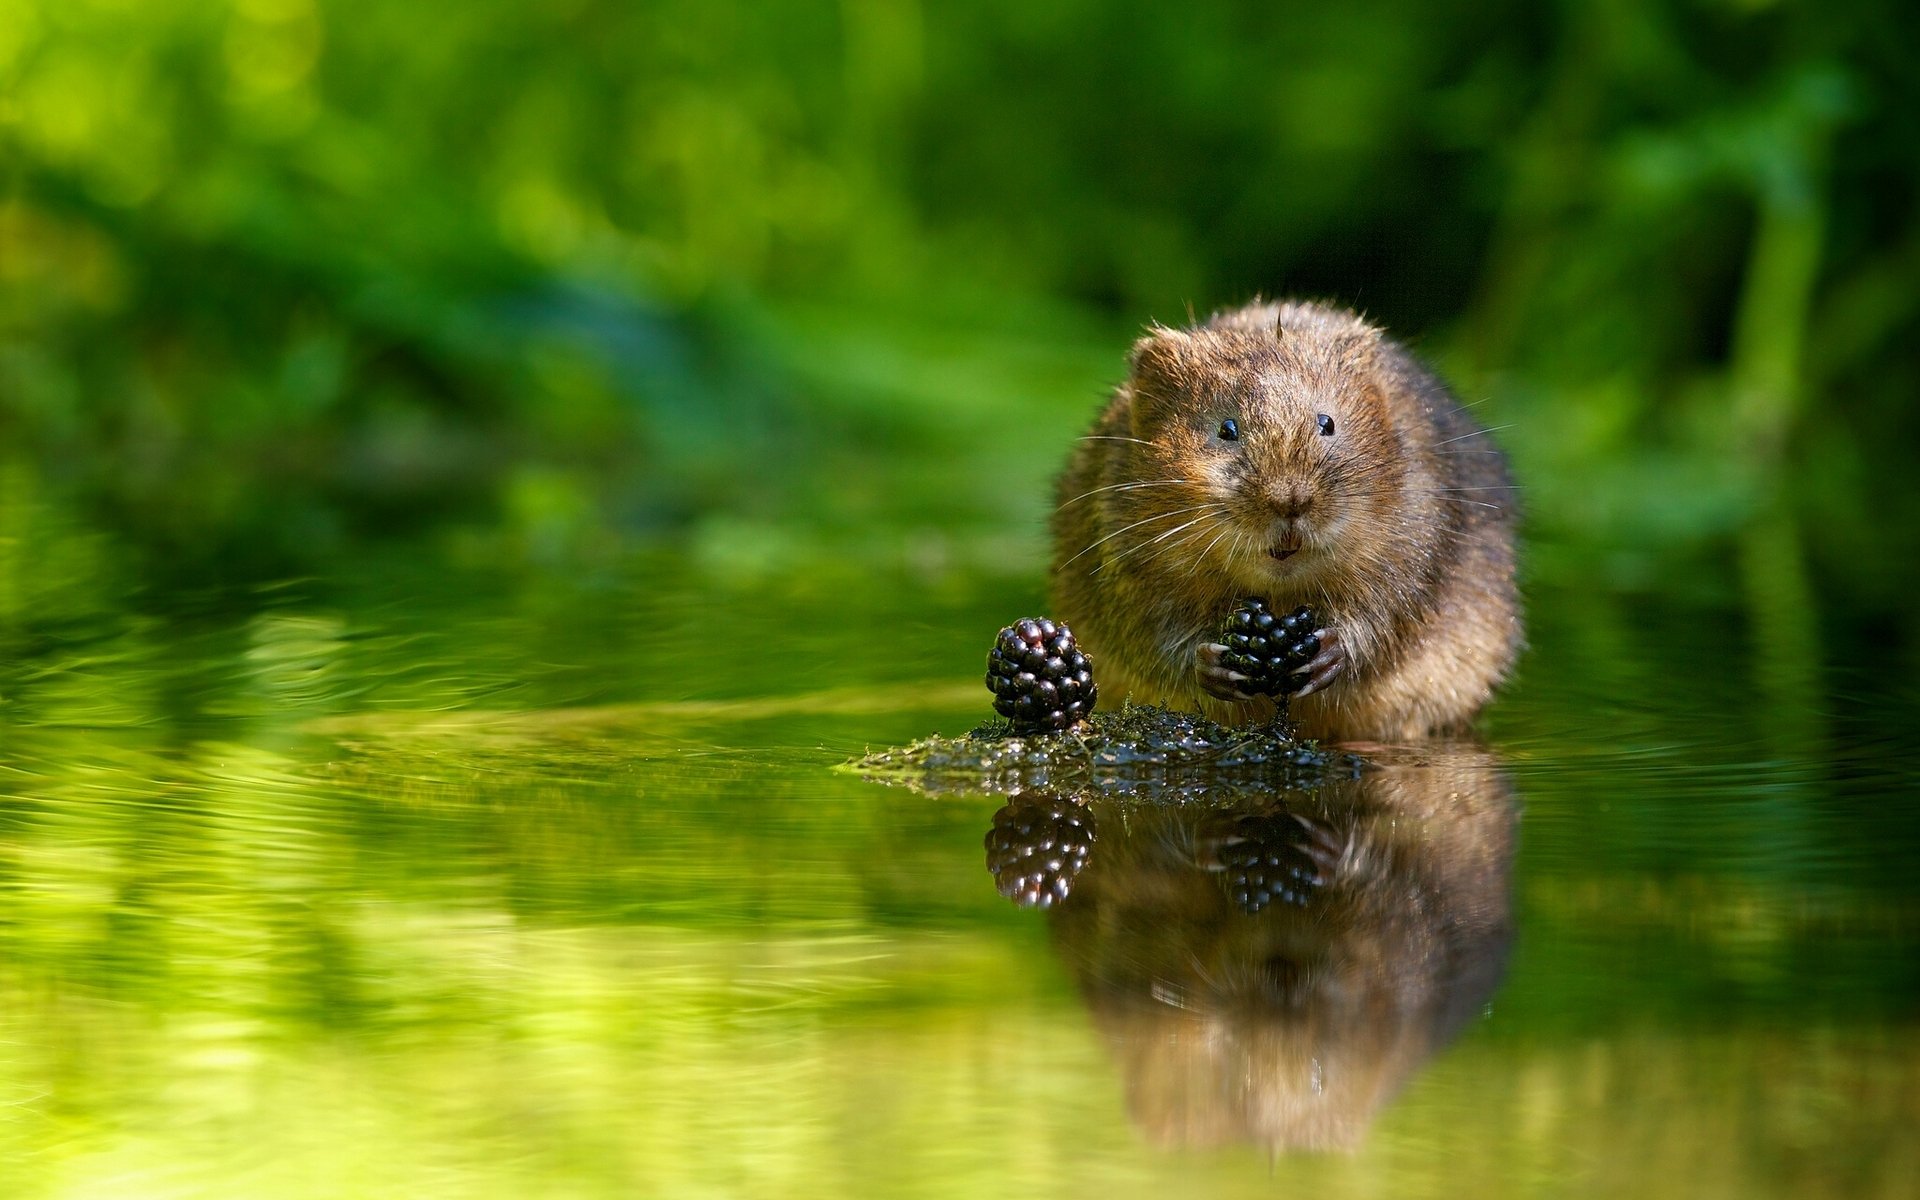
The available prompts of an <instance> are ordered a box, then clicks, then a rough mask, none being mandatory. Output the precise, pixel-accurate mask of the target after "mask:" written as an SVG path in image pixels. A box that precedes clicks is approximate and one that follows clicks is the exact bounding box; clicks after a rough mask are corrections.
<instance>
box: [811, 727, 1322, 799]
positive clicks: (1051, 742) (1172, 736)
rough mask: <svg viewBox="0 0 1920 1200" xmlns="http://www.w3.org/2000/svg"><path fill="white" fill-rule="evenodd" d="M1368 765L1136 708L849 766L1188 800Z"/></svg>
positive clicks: (896, 752)
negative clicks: (1058, 728)
mask: <svg viewBox="0 0 1920 1200" xmlns="http://www.w3.org/2000/svg"><path fill="white" fill-rule="evenodd" d="M1359 766H1360V762H1359V760H1358V759H1356V758H1355V757H1353V756H1352V755H1350V754H1345V753H1341V752H1338V751H1331V750H1325V749H1322V748H1321V747H1320V746H1319V745H1318V744H1317V743H1314V742H1310V741H1302V740H1300V739H1299V738H1297V737H1295V736H1294V732H1293V729H1292V727H1291V726H1290V725H1288V724H1286V722H1285V721H1277V722H1275V723H1274V724H1271V725H1267V726H1265V727H1262V728H1258V729H1229V728H1227V727H1226V726H1224V725H1218V724H1215V723H1214V722H1212V721H1209V720H1208V719H1206V718H1205V717H1202V716H1200V715H1198V714H1196V713H1186V712H1173V711H1171V710H1169V709H1164V708H1157V707H1154V706H1152V705H1138V706H1136V705H1128V706H1126V707H1125V708H1122V709H1121V710H1120V711H1119V712H1101V713H1095V714H1094V715H1093V716H1092V717H1091V718H1090V719H1089V720H1088V721H1087V723H1086V724H1085V725H1084V726H1082V727H1080V728H1079V729H1075V730H1069V731H1067V732H1065V733H1053V734H1038V735H1032V736H1021V735H1018V734H1015V733H1014V732H1013V727H1012V725H1011V724H1010V723H1008V722H1006V721H1002V720H992V721H988V722H986V723H985V724H983V725H981V726H979V727H978V728H976V729H974V730H973V731H972V732H970V733H968V734H967V735H966V736H964V737H959V738H947V737H938V736H936V737H930V738H923V739H921V740H920V741H917V742H915V743H913V744H912V745H910V746H904V747H900V748H898V749H893V750H882V751H880V752H879V753H877V754H869V755H867V756H866V757H865V758H862V759H859V760H858V761H856V762H853V763H849V764H848V767H849V769H851V770H853V771H855V772H857V773H859V774H861V775H863V776H865V777H867V778H869V779H873V780H876V781H878V782H881V783H895V784H902V785H905V786H907V787H911V788H913V789H914V790H916V791H921V792H926V793H928V794H930V795H946V794H951V793H978V792H1018V791H1025V790H1027V789H1030V788H1038V787H1045V788H1049V789H1051V790H1052V791H1054V792H1056V793H1058V794H1064V795H1079V794H1083V793H1092V792H1098V793H1100V794H1101V795H1105V796H1113V795H1115V794H1120V795H1131V796H1135V797H1138V798H1140V799H1152V800H1179V799H1182V798H1184V797H1187V796H1189V795H1197V794H1202V793H1204V794H1206V795H1219V794H1220V793H1221V792H1222V791H1223V790H1224V791H1227V792H1231V791H1233V790H1235V789H1236V787H1255V788H1259V789H1263V790H1271V789H1272V788H1274V787H1276V786H1277V787H1307V786H1311V785H1314V784H1317V783H1324V782H1326V781H1328V780H1330V779H1337V778H1351V777H1352V776H1354V775H1356V774H1358V772H1359Z"/></svg>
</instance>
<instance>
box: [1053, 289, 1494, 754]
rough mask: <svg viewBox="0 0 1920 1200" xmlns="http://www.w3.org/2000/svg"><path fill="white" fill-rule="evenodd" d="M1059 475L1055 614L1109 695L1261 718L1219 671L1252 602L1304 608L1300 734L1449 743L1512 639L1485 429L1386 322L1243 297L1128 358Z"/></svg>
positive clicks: (1269, 704) (1229, 719)
mask: <svg viewBox="0 0 1920 1200" xmlns="http://www.w3.org/2000/svg"><path fill="white" fill-rule="evenodd" d="M1076 446H1077V448H1076V449H1075V451H1074V453H1073V456H1072V458H1071V460H1070V461H1069V462H1068V464H1067V469H1066V471H1065V472H1064V473H1063V474H1062V475H1061V477H1060V481H1059V490H1058V493H1057V497H1056V507H1055V512H1054V517H1053V536H1054V558H1053V572H1052V583H1053V594H1054V604H1055V606H1056V607H1055V611H1056V612H1057V613H1058V614H1059V616H1060V617H1061V618H1063V619H1064V620H1067V621H1070V622H1072V624H1073V627H1074V630H1075V631H1076V632H1077V633H1078V634H1079V636H1080V640H1081V644H1082V645H1083V646H1085V648H1086V650H1087V652H1088V653H1090V654H1092V655H1093V656H1094V657H1095V658H1097V659H1099V660H1100V673H1101V686H1102V687H1103V688H1104V689H1105V690H1106V693H1107V696H1108V698H1109V700H1110V701H1111V700H1112V699H1113V698H1115V697H1122V698H1131V699H1132V700H1134V701H1135V702H1138V703H1154V704H1164V705H1167V706H1169V707H1174V708H1186V709H1192V710H1197V711H1200V712H1202V713H1204V714H1206V715H1207V716H1208V717H1211V718H1213V719H1214V720H1217V721H1221V722H1224V723H1227V724H1240V725H1246V724H1256V723H1261V722H1265V721H1268V720H1271V719H1272V718H1273V716H1274V715H1275V713H1276V711H1277V708H1278V703H1277V702H1276V700H1275V699H1274V698H1273V697H1271V696H1264V695H1256V694H1253V693H1249V692H1246V691H1244V690H1243V689H1242V688H1240V687H1239V686H1238V683H1239V681H1236V680H1235V679H1233V678H1230V676H1234V675H1244V673H1243V672H1237V671H1231V670H1230V669H1229V668H1227V667H1226V666H1224V665H1222V659H1223V656H1224V655H1226V654H1228V653H1229V652H1230V651H1231V647H1230V646H1228V645H1226V644H1224V643H1221V642H1219V641H1217V640H1216V639H1217V638H1218V636H1219V631H1220V621H1221V618H1222V616H1223V614H1226V613H1229V612H1231V611H1232V610H1233V608H1234V606H1235V605H1236V604H1237V603H1238V601H1239V599H1240V598H1241V597H1243V596H1259V597H1262V598H1264V599H1265V601H1266V602H1267V604H1268V605H1269V606H1270V608H1271V609H1272V611H1273V612H1275V613H1284V612H1291V611H1293V610H1294V609H1296V608H1297V607H1298V606H1300V605H1310V606H1311V607H1312V610H1313V613H1314V615H1315V617H1317V618H1318V626H1319V627H1318V628H1317V629H1315V630H1314V633H1315V636H1316V637H1318V639H1319V642H1320V645H1319V648H1318V649H1317V650H1316V651H1315V653H1314V655H1313V658H1312V660H1311V661H1310V663H1309V666H1308V669H1307V670H1306V672H1305V674H1304V678H1305V680H1306V682H1305V684H1304V685H1303V686H1302V687H1301V688H1300V689H1299V691H1298V692H1296V693H1295V694H1294V695H1293V697H1292V699H1291V700H1290V701H1289V702H1288V711H1287V716H1288V718H1289V719H1290V720H1291V721H1292V722H1293V724H1294V725H1295V726H1296V727H1297V728H1298V730H1299V731H1300V733H1301V734H1302V735H1304V736H1307V737H1341V738H1370V739H1379V740H1385V741H1396V740H1402V739H1410V738H1420V737H1425V736H1428V735H1430V734H1435V733H1451V732H1456V731H1458V730H1460V729H1462V728H1463V727H1465V726H1466V725H1467V724H1468V723H1470V722H1471V721H1472V720H1473V717H1474V715H1475V714H1476V713H1478V712H1479V711H1480V709H1481V707H1482V706H1483V705H1485V704H1486V702H1487V700H1488V699H1489V698H1490V697H1491V696H1492V695H1493V693H1494V690H1495V689H1496V688H1497V687H1498V686H1499V685H1500V684H1501V682H1502V681H1503V680H1505V678H1506V676H1507V673H1508V671H1509V670H1510V669H1511V667H1512V665H1513V660H1514V657H1515V655H1516V653H1517V652H1518V650H1519V647H1520V643H1521V623H1520V607H1519V595H1518V593H1517V591H1516V589H1515V586H1514V525H1515V521H1516V514H1515V505H1514V492H1513V484H1512V481H1511V479H1510V478H1509V476H1508V474H1507V467H1506V460H1505V459H1504V458H1503V457H1502V455H1501V453H1500V451H1499V449H1498V448H1497V447H1495V446H1494V445H1493V442H1492V440H1491V438H1489V437H1488V434H1487V431H1486V430H1485V429H1483V428H1481V426H1480V425H1479V424H1478V423H1476V422H1475V420H1474V418H1473V416H1472V414H1471V413H1470V412H1469V411H1468V409H1467V408H1465V407H1464V406H1463V405H1461V404H1460V403H1459V402H1458V401H1456V400H1455V399H1454V397H1453V396H1452V395H1451V394H1450V393H1449V392H1448V391H1447V389H1446V387H1445V386H1444V385H1442V384H1441V382H1440V381H1439V380H1438V379H1436V378H1435V377H1434V376H1433V374H1432V373H1431V372H1429V371H1428V370H1427V369H1426V368H1425V367H1423V366H1422V365H1420V363H1419V362H1417V361H1416V360H1415V359H1414V357H1413V355H1411V354H1410V353H1408V352H1407V350H1406V349H1405V348H1404V347H1402V346H1400V345H1399V344H1398V343H1396V342H1394V341H1393V340H1392V339H1390V338H1388V337H1387V336H1386V335H1385V334H1384V333H1383V332H1382V331H1381V330H1380V329H1378V328H1377V327H1375V326H1373V325H1371V324H1369V323H1368V322H1367V321H1365V320H1364V319H1362V318H1361V317H1359V316H1356V315H1355V314H1353V313H1351V312H1347V311H1344V310H1342V309H1338V308H1332V307H1328V306H1326V305H1321V304H1308V303H1281V304H1265V303H1262V304H1252V305H1248V306H1247V307H1245V308H1239V309H1233V310H1230V311H1226V312H1220V313H1216V314H1214V315H1213V316H1212V317H1210V318H1208V319H1207V320H1205V321H1203V322H1200V323H1198V324H1196V325H1193V326H1191V327H1189V328H1184V329H1168V328H1161V327H1155V328H1153V329H1152V330H1150V331H1149V332H1148V334H1147V335H1146V336H1145V337H1143V338H1141V339H1140V340H1139V341H1138V342H1136V343H1135V344H1134V347H1133V351H1132V354H1131V355H1130V356H1129V359H1128V375H1127V379H1126V381H1125V382H1124V383H1122V384H1121V385H1120V387H1119V388H1118V389H1117V390H1116V391H1115V393H1114V395H1113V398H1112V399H1111V400H1110V401H1109V402H1108V404H1107V406H1106V408H1105V410H1104V411H1103V412H1102V413H1101V414H1100V417H1099V418H1098V420H1097V421H1096V422H1095V423H1094V426H1093V428H1092V429H1090V430H1089V431H1088V432H1087V436H1085V437H1083V438H1082V439H1080V441H1079V442H1078V443H1077V444H1076Z"/></svg>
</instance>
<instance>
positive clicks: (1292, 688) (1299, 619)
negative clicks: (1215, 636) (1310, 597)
mask: <svg viewBox="0 0 1920 1200" xmlns="http://www.w3.org/2000/svg"><path fill="white" fill-rule="evenodd" d="M1318 624H1319V623H1318V622H1317V621H1316V620H1315V619H1314V615H1313V610H1312V609H1310V608H1308V607H1307V606H1306V605H1304V604H1303V605H1301V606H1300V607H1299V608H1296V609H1294V610H1293V611H1292V612H1290V613H1288V614H1287V615H1285V616H1277V615H1275V614H1274V613H1272V612H1270V611H1268V609H1267V602H1266V601H1265V600H1261V599H1259V598H1257V597H1250V598H1248V599H1245V600H1242V601H1241V602H1240V607H1238V608H1236V609H1234V610H1233V615H1232V616H1230V617H1228V618H1227V628H1226V631H1225V632H1224V633H1222V634H1221V635H1220V641H1221V644H1222V645H1224V646H1226V648H1227V652H1226V653H1225V654H1222V655H1221V656H1220V663H1221V665H1222V666H1224V667H1226V668H1227V670H1229V671H1233V672H1235V673H1236V674H1240V675H1245V676H1246V677H1247V678H1246V681H1245V682H1244V683H1241V684H1240V685H1239V688H1240V690H1241V691H1243V692H1246V693H1247V694H1248V695H1253V696H1291V695H1292V694H1293V693H1295V692H1297V691H1299V690H1300V689H1301V688H1303V687H1305V686H1306V685H1307V681H1306V679H1305V677H1304V676H1299V675H1295V674H1294V672H1295V671H1298V670H1299V669H1300V668H1302V667H1304V666H1306V665H1307V664H1308V663H1309V662H1311V661H1312V660H1313V656H1314V655H1316V654H1318V653H1320V639H1319V638H1318V637H1317V636H1315V633H1314V630H1315V629H1316V628H1317V627H1318Z"/></svg>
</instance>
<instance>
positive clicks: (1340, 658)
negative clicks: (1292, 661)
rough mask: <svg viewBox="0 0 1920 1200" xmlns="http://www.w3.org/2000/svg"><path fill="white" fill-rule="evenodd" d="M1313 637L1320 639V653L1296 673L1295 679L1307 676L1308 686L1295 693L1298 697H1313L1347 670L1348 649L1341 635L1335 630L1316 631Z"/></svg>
mask: <svg viewBox="0 0 1920 1200" xmlns="http://www.w3.org/2000/svg"><path fill="white" fill-rule="evenodd" d="M1313 636H1314V637H1317V638H1319V639H1320V652H1319V653H1318V654H1315V655H1314V656H1313V657H1312V658H1310V659H1308V660H1307V663H1306V665H1305V666H1303V667H1301V668H1299V669H1298V670H1296V671H1294V672H1293V674H1294V676H1295V677H1299V676H1303V675H1304V676H1305V677H1306V680H1307V682H1306V684H1305V685H1304V686H1303V687H1301V688H1300V690H1299V691H1297V692H1295V693H1293V694H1294V695H1295V696H1296V697H1298V696H1311V695H1312V694H1313V693H1315V692H1317V691H1320V690H1321V689H1322V688H1325V687H1326V686H1327V685H1328V684H1330V683H1332V682H1333V681H1334V680H1336V679H1338V678H1340V673H1341V672H1342V671H1345V670H1346V669H1347V647H1346V645H1345V643H1343V642H1341V640H1340V635H1339V633H1338V632H1336V631H1335V630H1333V629H1316V630H1314V631H1313Z"/></svg>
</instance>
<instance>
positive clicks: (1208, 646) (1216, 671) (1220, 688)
mask: <svg viewBox="0 0 1920 1200" xmlns="http://www.w3.org/2000/svg"><path fill="white" fill-rule="evenodd" d="M1226 652H1227V648H1226V647H1225V646H1222V645H1221V644H1220V643H1218V642H1202V643H1201V644H1200V649H1199V651H1198V652H1197V653H1196V654H1195V658H1196V659H1197V660H1198V663H1199V669H1200V687H1201V689H1202V690H1204V691H1205V692H1206V693H1207V695H1209V696H1212V697H1214V698H1215V699H1217V700H1251V699H1253V696H1251V695H1250V694H1248V693H1246V692H1243V691H1241V690H1240V685H1241V684H1243V683H1245V682H1246V681H1247V676H1245V675H1242V674H1240V673H1239V672H1238V671H1229V670H1227V668H1226V667H1224V666H1222V665H1221V663H1220V656H1221V655H1222V654H1225V653H1226Z"/></svg>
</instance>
